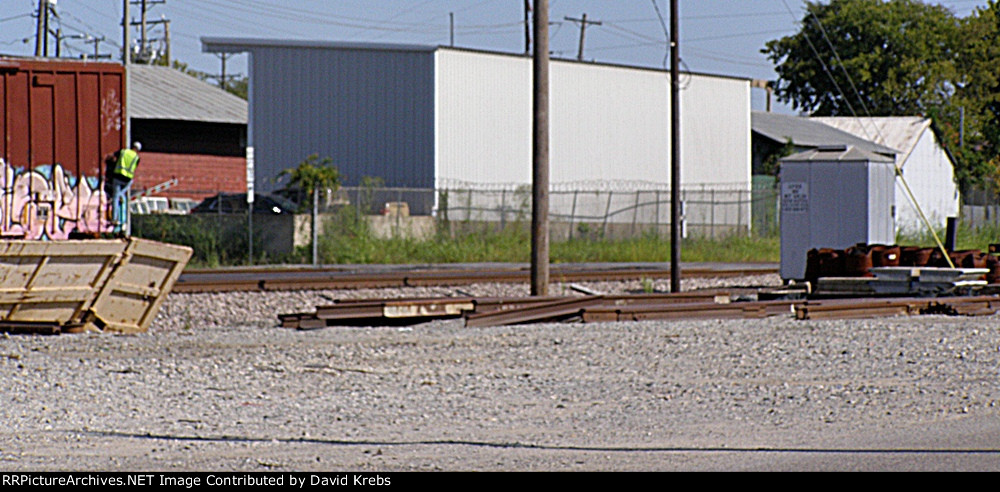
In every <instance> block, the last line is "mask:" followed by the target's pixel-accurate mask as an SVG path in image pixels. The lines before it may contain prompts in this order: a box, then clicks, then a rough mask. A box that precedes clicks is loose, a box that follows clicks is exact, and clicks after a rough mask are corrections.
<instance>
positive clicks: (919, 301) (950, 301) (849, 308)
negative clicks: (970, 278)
mask: <svg viewBox="0 0 1000 492" xmlns="http://www.w3.org/2000/svg"><path fill="white" fill-rule="evenodd" d="M998 310H1000V297H998V296H970V297H913V298H888V299H837V300H823V301H809V302H806V303H803V304H800V305H797V306H795V317H796V318H797V319H848V318H873V317H883V316H900V315H905V316H909V315H916V314H948V315H953V316H988V315H992V314H996V313H997V311H998Z"/></svg>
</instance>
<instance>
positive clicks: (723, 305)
mask: <svg viewBox="0 0 1000 492" xmlns="http://www.w3.org/2000/svg"><path fill="white" fill-rule="evenodd" d="M730 299H731V296H730V294H729V292H725V291H716V290H709V291H700V292H685V293H677V294H635V295H592V296H582V297H553V296H550V297H435V298H429V297H428V298H410V299H369V300H338V301H337V302H335V303H334V304H332V305H328V306H318V307H317V308H316V310H315V312H309V313H293V314H282V315H279V316H278V318H279V320H280V321H281V326H282V327H285V328H297V329H303V330H305V329H316V328H323V327H326V326H400V325H412V324H418V323H423V322H426V321H430V320H433V319H449V318H464V319H465V326H467V327H485V326H501V325H516V324H525V323H540V322H555V321H582V322H599V321H636V320H651V319H692V318H762V317H766V316H774V315H779V314H786V313H791V312H792V306H794V305H795V304H797V303H801V302H803V301H752V302H747V301H741V302H732V301H731V300H730Z"/></svg>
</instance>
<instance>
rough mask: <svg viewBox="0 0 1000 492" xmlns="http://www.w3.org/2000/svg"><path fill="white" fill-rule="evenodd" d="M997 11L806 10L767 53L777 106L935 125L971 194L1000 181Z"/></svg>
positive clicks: (867, 1)
mask: <svg viewBox="0 0 1000 492" xmlns="http://www.w3.org/2000/svg"><path fill="white" fill-rule="evenodd" d="M997 3H998V2H997V0H989V2H988V3H987V5H986V6H985V7H980V8H978V9H976V10H975V11H974V12H973V14H972V15H970V16H968V17H965V18H958V17H956V16H955V15H953V14H952V13H951V12H950V11H948V10H947V9H945V8H944V7H941V6H938V5H928V4H925V3H922V2H919V1H915V0H832V1H830V2H829V3H825V4H824V3H820V2H807V3H806V13H805V15H804V16H803V18H802V22H801V29H800V30H799V32H797V33H796V34H794V35H791V36H786V37H783V38H781V39H776V40H773V41H770V42H768V43H767V44H766V45H765V48H764V49H763V50H761V51H762V52H763V53H764V54H766V55H767V56H768V58H769V59H770V60H771V61H772V62H774V63H775V70H776V71H777V73H778V77H779V78H778V80H777V81H776V82H775V84H774V87H775V94H776V96H777V98H778V99H779V100H781V101H784V102H789V103H791V104H792V106H793V107H794V108H796V109H799V110H803V111H807V112H810V113H812V114H814V115H816V116H858V117H865V116H869V115H871V116H914V115H919V116H925V117H930V118H931V119H932V120H933V122H934V126H933V128H934V130H935V132H936V133H937V136H938V138H939V140H940V141H941V143H942V144H943V145H944V146H945V147H946V148H947V149H948V151H949V152H950V153H951V155H952V156H953V157H954V159H955V165H956V167H955V174H956V177H957V179H958V181H959V185H960V186H961V188H962V189H963V190H967V189H968V188H969V187H970V186H972V185H975V184H978V183H981V182H983V181H994V182H995V181H1000V180H997V179H996V177H997V176H998V171H1000V158H998V157H997V153H998V149H1000V118H998V116H1000V99H998V96H1000V17H998V15H997V13H998V5H997ZM963 113H964V118H963V117H962V115H963ZM963 120H964V121H963ZM962 134H964V137H963V138H960V135H962ZM872 137H873V138H874V136H872Z"/></svg>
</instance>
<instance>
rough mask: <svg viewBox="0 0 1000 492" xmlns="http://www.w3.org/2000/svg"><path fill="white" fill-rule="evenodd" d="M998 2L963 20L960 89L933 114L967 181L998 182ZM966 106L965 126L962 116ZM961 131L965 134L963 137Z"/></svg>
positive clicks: (999, 40) (957, 85)
mask: <svg viewBox="0 0 1000 492" xmlns="http://www.w3.org/2000/svg"><path fill="white" fill-rule="evenodd" d="M998 10H1000V5H998V2H997V1H996V0H991V1H990V2H989V3H988V4H987V5H986V6H985V7H981V8H978V9H976V10H975V12H973V14H972V15H971V16H969V17H967V18H965V19H963V20H962V31H961V36H960V38H959V46H961V52H960V56H959V57H958V59H957V73H958V77H957V78H956V87H957V89H956V92H955V96H954V97H952V99H951V101H950V105H949V106H948V107H946V108H942V109H941V110H940V111H939V113H940V114H938V115H937V116H938V117H937V118H935V121H936V122H938V121H939V122H940V124H939V127H940V129H941V132H940V133H941V137H942V139H944V140H946V141H947V142H949V144H950V146H949V148H951V149H953V153H956V154H958V155H959V159H960V160H962V161H963V162H965V163H966V166H964V167H963V169H961V171H962V175H961V176H960V178H961V181H962V182H963V183H969V182H977V181H990V182H992V184H994V185H996V184H997V183H998V182H1000V180H998V179H997V177H998V176H1000V155H998V154H1000V11H998ZM963 109H964V114H965V118H964V124H963V122H962V121H961V120H962V118H961V117H960V116H959V115H960V114H961V112H962V110H963ZM959 135H962V137H961V138H960V137H959Z"/></svg>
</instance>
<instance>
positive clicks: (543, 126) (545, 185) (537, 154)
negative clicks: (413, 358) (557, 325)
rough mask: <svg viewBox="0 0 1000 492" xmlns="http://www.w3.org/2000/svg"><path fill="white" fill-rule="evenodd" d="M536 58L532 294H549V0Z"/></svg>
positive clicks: (538, 19) (539, 22)
mask: <svg viewBox="0 0 1000 492" xmlns="http://www.w3.org/2000/svg"><path fill="white" fill-rule="evenodd" d="M534 17H535V54H534V58H533V59H532V72H533V77H532V90H533V95H534V96H533V97H532V111H533V119H532V156H531V295H533V296H544V295H548V292H549V1H548V0H538V1H537V2H535V14H534Z"/></svg>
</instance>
